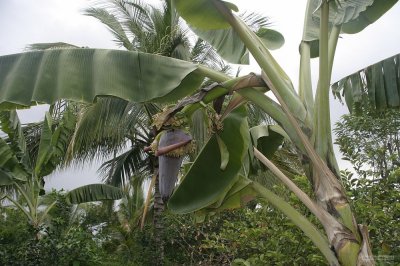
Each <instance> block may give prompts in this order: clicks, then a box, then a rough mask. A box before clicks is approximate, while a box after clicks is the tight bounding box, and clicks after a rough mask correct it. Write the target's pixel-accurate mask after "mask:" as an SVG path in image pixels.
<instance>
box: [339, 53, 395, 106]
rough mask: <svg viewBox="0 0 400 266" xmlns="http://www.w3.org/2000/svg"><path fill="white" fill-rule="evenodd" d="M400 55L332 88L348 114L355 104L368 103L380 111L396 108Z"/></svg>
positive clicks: (353, 75)
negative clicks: (345, 105)
mask: <svg viewBox="0 0 400 266" xmlns="http://www.w3.org/2000/svg"><path fill="white" fill-rule="evenodd" d="M399 60H400V54H398V55H395V56H392V57H389V58H387V59H385V60H383V61H380V62H378V63H376V64H373V65H370V66H368V67H366V68H364V69H362V70H359V71H357V72H356V73H354V74H351V75H349V76H347V77H344V78H342V79H341V80H339V81H337V82H336V83H334V84H333V85H332V91H333V93H334V95H335V96H336V97H338V98H339V99H341V97H342V96H343V95H344V97H345V100H346V104H347V107H348V109H349V111H350V112H353V111H354V108H356V107H357V106H358V105H360V104H361V105H365V104H371V105H372V107H374V108H376V109H378V110H382V109H385V108H390V107H395V108H399V107H400V87H399V86H400V82H399V81H400V71H399V69H400V62H399Z"/></svg>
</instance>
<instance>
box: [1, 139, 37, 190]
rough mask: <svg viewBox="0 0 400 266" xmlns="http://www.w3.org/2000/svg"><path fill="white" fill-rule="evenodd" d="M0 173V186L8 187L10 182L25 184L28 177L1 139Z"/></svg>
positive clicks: (12, 152) (27, 173) (13, 153)
mask: <svg viewBox="0 0 400 266" xmlns="http://www.w3.org/2000/svg"><path fill="white" fill-rule="evenodd" d="M0 171H1V173H0V185H9V184H10V182H11V180H12V181H13V182H14V181H22V182H25V181H26V180H27V177H28V176H29V175H30V173H29V172H28V171H27V170H26V169H25V166H24V165H23V164H21V163H20V162H19V161H18V159H17V157H16V156H15V152H14V151H13V150H12V149H11V147H10V146H9V145H8V144H7V143H6V142H5V141H4V140H3V139H2V138H0Z"/></svg>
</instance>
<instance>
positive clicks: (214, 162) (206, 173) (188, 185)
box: [168, 107, 248, 213]
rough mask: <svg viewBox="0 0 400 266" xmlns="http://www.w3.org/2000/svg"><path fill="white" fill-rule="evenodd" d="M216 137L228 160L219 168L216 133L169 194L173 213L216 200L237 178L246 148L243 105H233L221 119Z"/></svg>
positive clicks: (195, 209) (191, 210)
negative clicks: (221, 123)
mask: <svg viewBox="0 0 400 266" xmlns="http://www.w3.org/2000/svg"><path fill="white" fill-rule="evenodd" d="M223 123H224V125H223V130H222V132H219V133H218V135H219V137H220V138H221V139H222V140H223V141H224V143H225V145H226V147H227V149H228V152H229V163H228V164H227V166H226V168H225V170H221V161H222V160H221V153H220V150H219V145H218V141H217V137H216V136H215V135H214V136H212V137H211V138H210V140H209V141H208V143H207V144H206V145H205V147H204V148H203V150H202V151H201V152H200V154H199V155H198V157H197V159H196V161H195V162H194V163H193V165H192V166H191V167H190V169H189V171H188V173H187V174H186V176H185V177H184V178H183V180H182V182H181V184H180V185H179V186H178V188H177V189H176V191H175V193H174V194H173V195H172V196H171V198H170V200H169V202H168V207H169V208H170V209H171V210H172V211H173V212H175V213H189V212H194V211H197V210H200V209H202V208H204V207H207V206H209V205H211V204H213V203H215V202H216V201H218V200H219V199H220V198H221V196H222V195H224V194H226V193H227V192H228V191H229V190H230V189H231V187H232V186H233V185H234V183H235V182H236V179H237V176H238V173H239V171H240V169H241V166H242V160H243V158H244V155H245V154H246V152H247V149H248V125H247V120H246V111H245V108H244V107H240V108H237V109H235V110H234V111H233V112H232V113H231V114H230V115H229V116H227V117H226V119H225V120H224V121H223Z"/></svg>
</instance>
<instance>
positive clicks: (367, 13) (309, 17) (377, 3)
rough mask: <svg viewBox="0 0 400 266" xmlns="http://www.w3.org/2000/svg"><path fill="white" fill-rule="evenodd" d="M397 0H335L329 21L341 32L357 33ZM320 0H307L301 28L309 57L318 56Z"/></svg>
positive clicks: (332, 3) (331, 7)
mask: <svg viewBox="0 0 400 266" xmlns="http://www.w3.org/2000/svg"><path fill="white" fill-rule="evenodd" d="M396 2H397V0H385V1H382V0H354V1H347V0H335V1H331V2H330V3H331V4H330V12H329V22H330V24H329V25H330V26H329V27H330V28H331V27H332V26H333V25H341V28H342V32H343V33H357V32H360V31H362V30H363V29H364V28H365V27H367V26H368V25H370V24H372V23H373V22H375V21H376V20H377V19H379V18H380V17H381V16H382V15H383V14H384V13H386V11H388V10H389V9H390V8H391V7H392V6H393V5H394V4H395V3H396ZM320 3H321V1H320V0H309V1H308V4H307V9H306V16H305V22H304V29H303V38H302V40H303V41H305V42H309V43H310V45H311V58H314V57H318V45H319V27H320V10H319V8H320Z"/></svg>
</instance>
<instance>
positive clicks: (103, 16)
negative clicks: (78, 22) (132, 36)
mask: <svg viewBox="0 0 400 266" xmlns="http://www.w3.org/2000/svg"><path fill="white" fill-rule="evenodd" d="M85 15H87V16H91V17H94V18H96V19H98V20H100V22H101V23H103V24H105V25H106V26H107V27H108V29H109V30H110V32H111V33H112V34H113V35H114V37H115V40H114V41H115V42H116V43H117V44H118V45H119V46H123V47H125V48H126V49H127V50H132V43H131V41H130V40H129V38H128V36H127V35H126V33H125V30H124V28H123V26H122V25H121V23H120V22H119V21H118V19H117V17H116V16H115V15H113V14H112V13H110V12H108V11H107V10H106V9H103V8H95V7H91V8H88V9H86V10H85Z"/></svg>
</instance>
